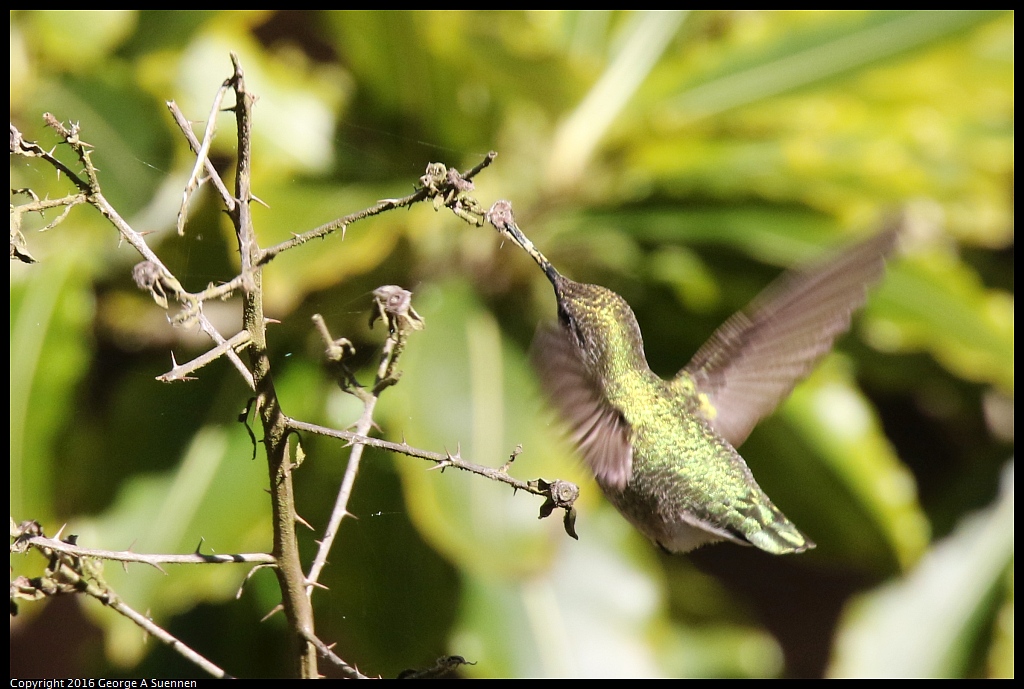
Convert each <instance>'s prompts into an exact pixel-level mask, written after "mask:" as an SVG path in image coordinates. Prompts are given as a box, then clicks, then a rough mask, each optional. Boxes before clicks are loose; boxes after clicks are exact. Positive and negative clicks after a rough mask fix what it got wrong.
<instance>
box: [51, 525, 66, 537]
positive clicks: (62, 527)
mask: <svg viewBox="0 0 1024 689" xmlns="http://www.w3.org/2000/svg"><path fill="white" fill-rule="evenodd" d="M67 525H68V523H67V522H64V523H63V524H61V526H60V528H59V529H57V533H56V535H54V537H53V540H55V541H59V540H60V535H61V534H62V533H64V527H66V526H67Z"/></svg>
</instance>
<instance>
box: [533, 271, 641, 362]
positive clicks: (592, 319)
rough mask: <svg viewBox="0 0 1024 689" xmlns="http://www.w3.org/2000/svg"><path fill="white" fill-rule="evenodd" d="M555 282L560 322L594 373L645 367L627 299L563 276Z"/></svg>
mask: <svg viewBox="0 0 1024 689" xmlns="http://www.w3.org/2000/svg"><path fill="white" fill-rule="evenodd" d="M552 283H553V284H554V287H555V297H556V299H557V301H558V322H559V324H560V325H561V326H562V328H563V329H564V330H565V331H566V334H567V335H568V338H569V341H570V342H571V343H572V344H573V345H574V346H575V347H576V349H577V351H578V352H579V355H580V358H581V360H582V361H584V362H585V363H586V365H587V366H588V368H590V370H591V373H594V374H604V375H614V374H615V373H618V372H621V371H622V370H623V368H625V367H644V366H646V359H645V358H644V343H643V338H642V337H641V335H640V326H639V324H637V322H636V316H635V315H634V314H633V309H631V308H629V304H627V303H626V300H625V299H623V298H622V297H620V296H619V295H618V294H616V293H615V292H612V291H611V290H610V289H607V288H604V287H601V286H600V285H587V284H583V283H580V282H574V281H572V280H570V279H568V278H565V277H563V276H561V275H558V276H557V277H556V278H555V279H554V280H552Z"/></svg>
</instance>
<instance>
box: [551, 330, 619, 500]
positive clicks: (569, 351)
mask: <svg viewBox="0 0 1024 689" xmlns="http://www.w3.org/2000/svg"><path fill="white" fill-rule="evenodd" d="M531 359H532V360H533V365H534V367H535V368H536V370H537V372H538V373H539V374H540V376H541V380H542V381H543V383H544V387H545V389H546V390H547V391H548V393H549V396H550V398H551V399H552V400H553V401H554V402H555V403H556V404H557V406H558V409H559V411H560V412H561V413H562V416H563V418H564V419H565V420H566V421H567V422H568V423H569V425H570V426H571V427H572V431H573V433H572V441H573V443H574V444H575V445H576V447H578V448H579V450H580V452H581V453H582V454H583V458H584V459H585V460H586V462H587V464H589V465H590V468H591V470H592V471H593V472H594V475H595V476H596V477H597V478H599V479H601V480H602V481H603V482H604V484H605V485H607V486H611V487H614V488H622V487H624V486H625V485H626V483H627V482H628V481H629V477H630V474H631V473H632V464H633V448H632V446H631V445H630V442H629V424H628V423H627V422H626V420H625V419H624V418H622V414H621V413H620V412H619V411H618V410H617V409H615V408H614V407H613V406H612V405H611V404H610V403H609V402H608V401H607V400H606V399H605V396H604V394H603V393H602V391H601V389H600V387H599V385H598V383H597V381H595V380H593V379H592V377H591V375H590V374H589V373H588V372H587V370H586V369H585V368H584V365H583V362H582V361H581V360H580V357H579V353H578V352H577V348H576V345H575V344H574V343H573V342H572V341H571V340H570V339H569V335H568V333H566V331H565V330H563V329H562V328H560V327H558V326H557V325H554V324H551V325H547V326H541V328H540V329H538V330H537V335H536V336H535V337H534V339H533V347H532V351H531Z"/></svg>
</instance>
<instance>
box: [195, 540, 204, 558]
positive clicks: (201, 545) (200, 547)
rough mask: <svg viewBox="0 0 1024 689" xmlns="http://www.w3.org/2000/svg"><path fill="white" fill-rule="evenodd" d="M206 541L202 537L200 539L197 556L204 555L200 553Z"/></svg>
mask: <svg viewBox="0 0 1024 689" xmlns="http://www.w3.org/2000/svg"><path fill="white" fill-rule="evenodd" d="M205 540H206V539H205V538H204V537H202V536H200V537H199V545H197V546H196V555H202V553H201V552H200V551H201V550H202V548H203V541H205Z"/></svg>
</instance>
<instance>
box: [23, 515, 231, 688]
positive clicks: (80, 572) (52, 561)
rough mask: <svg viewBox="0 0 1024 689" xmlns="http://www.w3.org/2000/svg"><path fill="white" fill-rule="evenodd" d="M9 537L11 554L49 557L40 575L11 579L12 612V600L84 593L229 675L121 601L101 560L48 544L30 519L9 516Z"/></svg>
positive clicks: (202, 665)
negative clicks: (33, 553) (31, 551)
mask: <svg viewBox="0 0 1024 689" xmlns="http://www.w3.org/2000/svg"><path fill="white" fill-rule="evenodd" d="M11 538H12V539H13V542H12V544H11V552H12V553H24V552H26V551H27V550H28V549H29V548H33V549H35V550H38V551H39V552H40V553H42V555H43V556H44V557H46V558H48V559H49V564H48V565H47V567H46V570H45V571H44V572H43V575H42V576H40V577H35V578H32V579H30V578H28V577H24V576H19V577H17V578H15V579H14V580H13V581H11V611H12V614H16V610H17V605H16V603H15V601H16V600H40V599H43V598H48V597H50V596H56V595H59V594H62V593H84V594H86V595H87V596H90V597H92V598H95V599H96V600H98V601H99V602H101V603H103V605H106V606H108V607H109V608H111V609H113V610H115V611H117V612H118V613H120V614H121V615H124V616H125V617H127V618H128V619H130V620H131V621H132V622H134V623H135V624H137V625H138V626H139V627H141V628H142V629H143V630H145V631H146V633H148V634H150V635H151V636H153V637H155V638H156V639H158V640H159V641H161V642H162V643H165V644H167V645H168V646H170V647H171V648H173V649H174V650H175V651H177V652H178V653H180V654H181V655H182V656H184V657H185V658H187V659H188V660H189V661H191V662H192V663H193V664H195V665H196V666H197V667H199V668H201V669H202V670H204V671H205V672H208V673H209V674H210V675H212V676H213V677H218V678H230V675H229V674H228V673H227V672H225V671H224V670H223V669H221V668H220V667H218V666H217V665H215V664H214V663H212V662H210V661H209V660H207V659H206V658H205V657H203V656H202V655H200V654H199V653H197V652H196V651H195V650H193V649H192V648H190V647H189V646H188V645H187V644H185V643H184V642H182V641H181V640H180V639H178V638H177V637H175V636H173V635H172V634H170V633H169V632H168V631H166V630H165V629H163V628H162V627H160V626H158V625H157V624H156V623H154V622H153V621H152V620H151V619H149V618H148V617H147V616H146V615H143V614H141V613H139V612H138V611H136V610H134V609H133V608H131V607H130V606H128V605H127V604H126V603H125V602H124V601H122V600H121V599H120V598H119V597H118V595H117V594H116V593H115V592H114V591H113V589H111V588H110V587H109V586H108V585H107V583H106V582H105V581H104V580H103V563H102V561H101V560H98V559H93V558H90V557H83V556H82V555H80V554H76V553H73V552H71V551H70V550H69V549H68V548H67V547H66V546H72V547H74V544H73V543H67V544H62V545H60V546H57V547H52V546H53V544H52V543H51V542H50V539H47V538H45V537H44V535H43V529H42V527H40V526H39V524H38V523H37V522H33V521H26V522H22V523H21V524H20V525H18V526H15V525H14V520H13V519H12V520H11ZM57 543H60V542H59V541H58V542H57Z"/></svg>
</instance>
